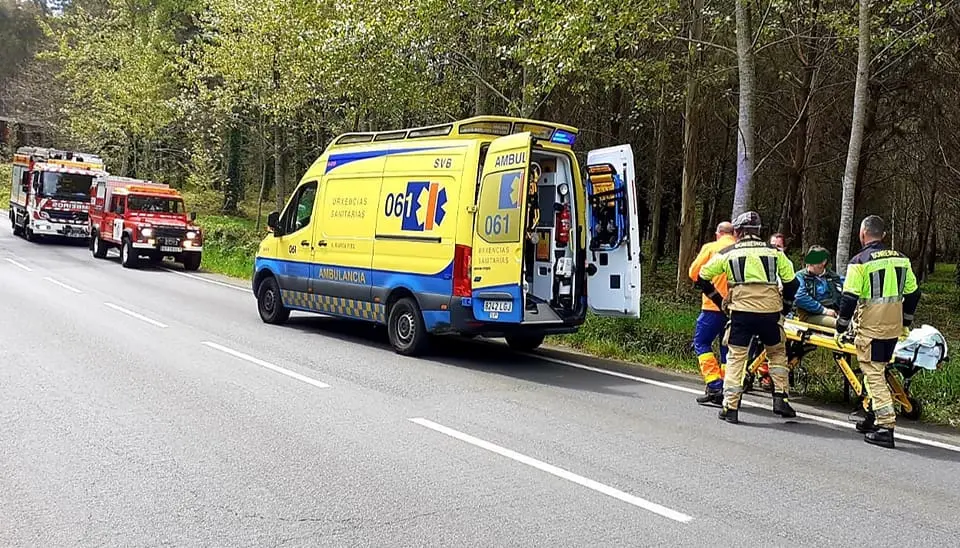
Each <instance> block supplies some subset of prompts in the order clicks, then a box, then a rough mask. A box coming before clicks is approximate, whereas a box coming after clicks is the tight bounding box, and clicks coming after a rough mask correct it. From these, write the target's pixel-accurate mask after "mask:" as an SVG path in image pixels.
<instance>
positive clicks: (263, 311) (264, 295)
mask: <svg viewBox="0 0 960 548" xmlns="http://www.w3.org/2000/svg"><path fill="white" fill-rule="evenodd" d="M257 311H258V312H260V319H261V320H263V323H269V324H274V325H280V324H282V323H285V322H286V321H287V320H288V319H289V318H290V309H289V308H287V307H285V306H283V299H282V298H281V296H280V286H279V285H278V284H277V279H276V278H274V277H273V276H270V277H268V278H267V279H265V280H263V282H262V283H261V284H260V288H259V289H258V290H257Z"/></svg>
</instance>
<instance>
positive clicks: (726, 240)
mask: <svg viewBox="0 0 960 548" xmlns="http://www.w3.org/2000/svg"><path fill="white" fill-rule="evenodd" d="M735 243H737V240H736V238H734V237H733V236H732V235H730V234H724V235H723V236H720V238H718V239H717V240H716V241H714V242H709V243H706V244H703V247H701V248H700V253H698V254H697V257H696V258H695V259H694V260H693V264H691V265H690V270H689V271H688V272H687V275H688V276H690V279H691V280H693V281H694V282H696V281H697V280H698V279H699V278H700V269H701V268H703V267H704V265H706V264H707V263H709V262H710V259H712V258H713V256H714V255H716V254H717V252H718V251H720V250H721V249H725V248H727V247H730V246H732V245H733V244H735ZM713 287H715V288H716V289H717V292H718V293H720V296H721V297H723V298H726V297H727V275H726V274H721V275H719V276H717V277H716V278H714V279H713ZM700 308H702V309H703V310H713V311H716V312H719V311H720V309H719V308H718V307H717V305H716V304H714V302H713V301H712V300H710V297H707V296H706V295H704V296H703V303H702V304H701V305H700Z"/></svg>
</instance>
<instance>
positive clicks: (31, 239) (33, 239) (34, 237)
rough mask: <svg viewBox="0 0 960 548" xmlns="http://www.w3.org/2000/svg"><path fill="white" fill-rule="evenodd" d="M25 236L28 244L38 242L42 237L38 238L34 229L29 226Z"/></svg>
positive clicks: (25, 230)
mask: <svg viewBox="0 0 960 548" xmlns="http://www.w3.org/2000/svg"><path fill="white" fill-rule="evenodd" d="M24 234H25V236H24V237H25V238H26V239H27V241H28V242H36V241H37V240H39V239H40V237H39V236H37V235H36V234H35V233H34V232H33V229H32V228H30V227H29V226H28V227H27V228H26V229H24Z"/></svg>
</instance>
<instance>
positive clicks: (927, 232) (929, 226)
mask: <svg viewBox="0 0 960 548" xmlns="http://www.w3.org/2000/svg"><path fill="white" fill-rule="evenodd" d="M936 204H937V185H936V184H934V185H933V190H931V191H930V206H929V207H928V208H927V211H926V213H927V222H926V223H925V224H924V227H923V232H922V234H923V235H922V236H921V237H920V261H919V264H918V266H919V267H920V268H918V269H917V271H918V272H919V273H920V280H921V281H923V280H925V279H926V278H927V262H928V261H929V260H930V259H929V257H928V256H927V254H928V253H930V240H931V233H932V232H933V225H934V211H935V208H936ZM935 253H936V252H934V254H935Z"/></svg>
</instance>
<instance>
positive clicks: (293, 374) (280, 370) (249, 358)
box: [202, 341, 330, 388]
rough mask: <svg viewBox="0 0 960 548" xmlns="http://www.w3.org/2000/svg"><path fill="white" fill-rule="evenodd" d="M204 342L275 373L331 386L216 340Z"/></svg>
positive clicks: (310, 382)
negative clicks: (228, 346) (218, 342)
mask: <svg viewBox="0 0 960 548" xmlns="http://www.w3.org/2000/svg"><path fill="white" fill-rule="evenodd" d="M202 344H203V345H204V346H207V347H209V348H212V349H214V350H219V351H220V352H223V353H224V354H229V355H231V356H233V357H235V358H240V359H241V360H244V361H248V362H250V363H252V364H256V365H259V366H260V367H263V368H265V369H269V370H271V371H273V372H275V373H280V374H281V375H286V376H288V377H290V378H291V379H296V380H298V381H300V382H305V383H307V384H309V385H311V386H315V387H317V388H330V385H329V384H326V383H322V382H320V381H318V380H316V379H311V378H310V377H306V376H304V375H301V374H300V373H297V372H295V371H290V370H289V369H284V368H283V367H280V366H278V365H273V364H272V363H270V362H265V361H263V360H261V359H259V358H254V357H253V356H251V355H249V354H244V353H243V352H238V351H236V350H234V349H232V348H227V347H226V346H223V345H220V344H217V343H215V342H210V341H204V342H203V343H202Z"/></svg>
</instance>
